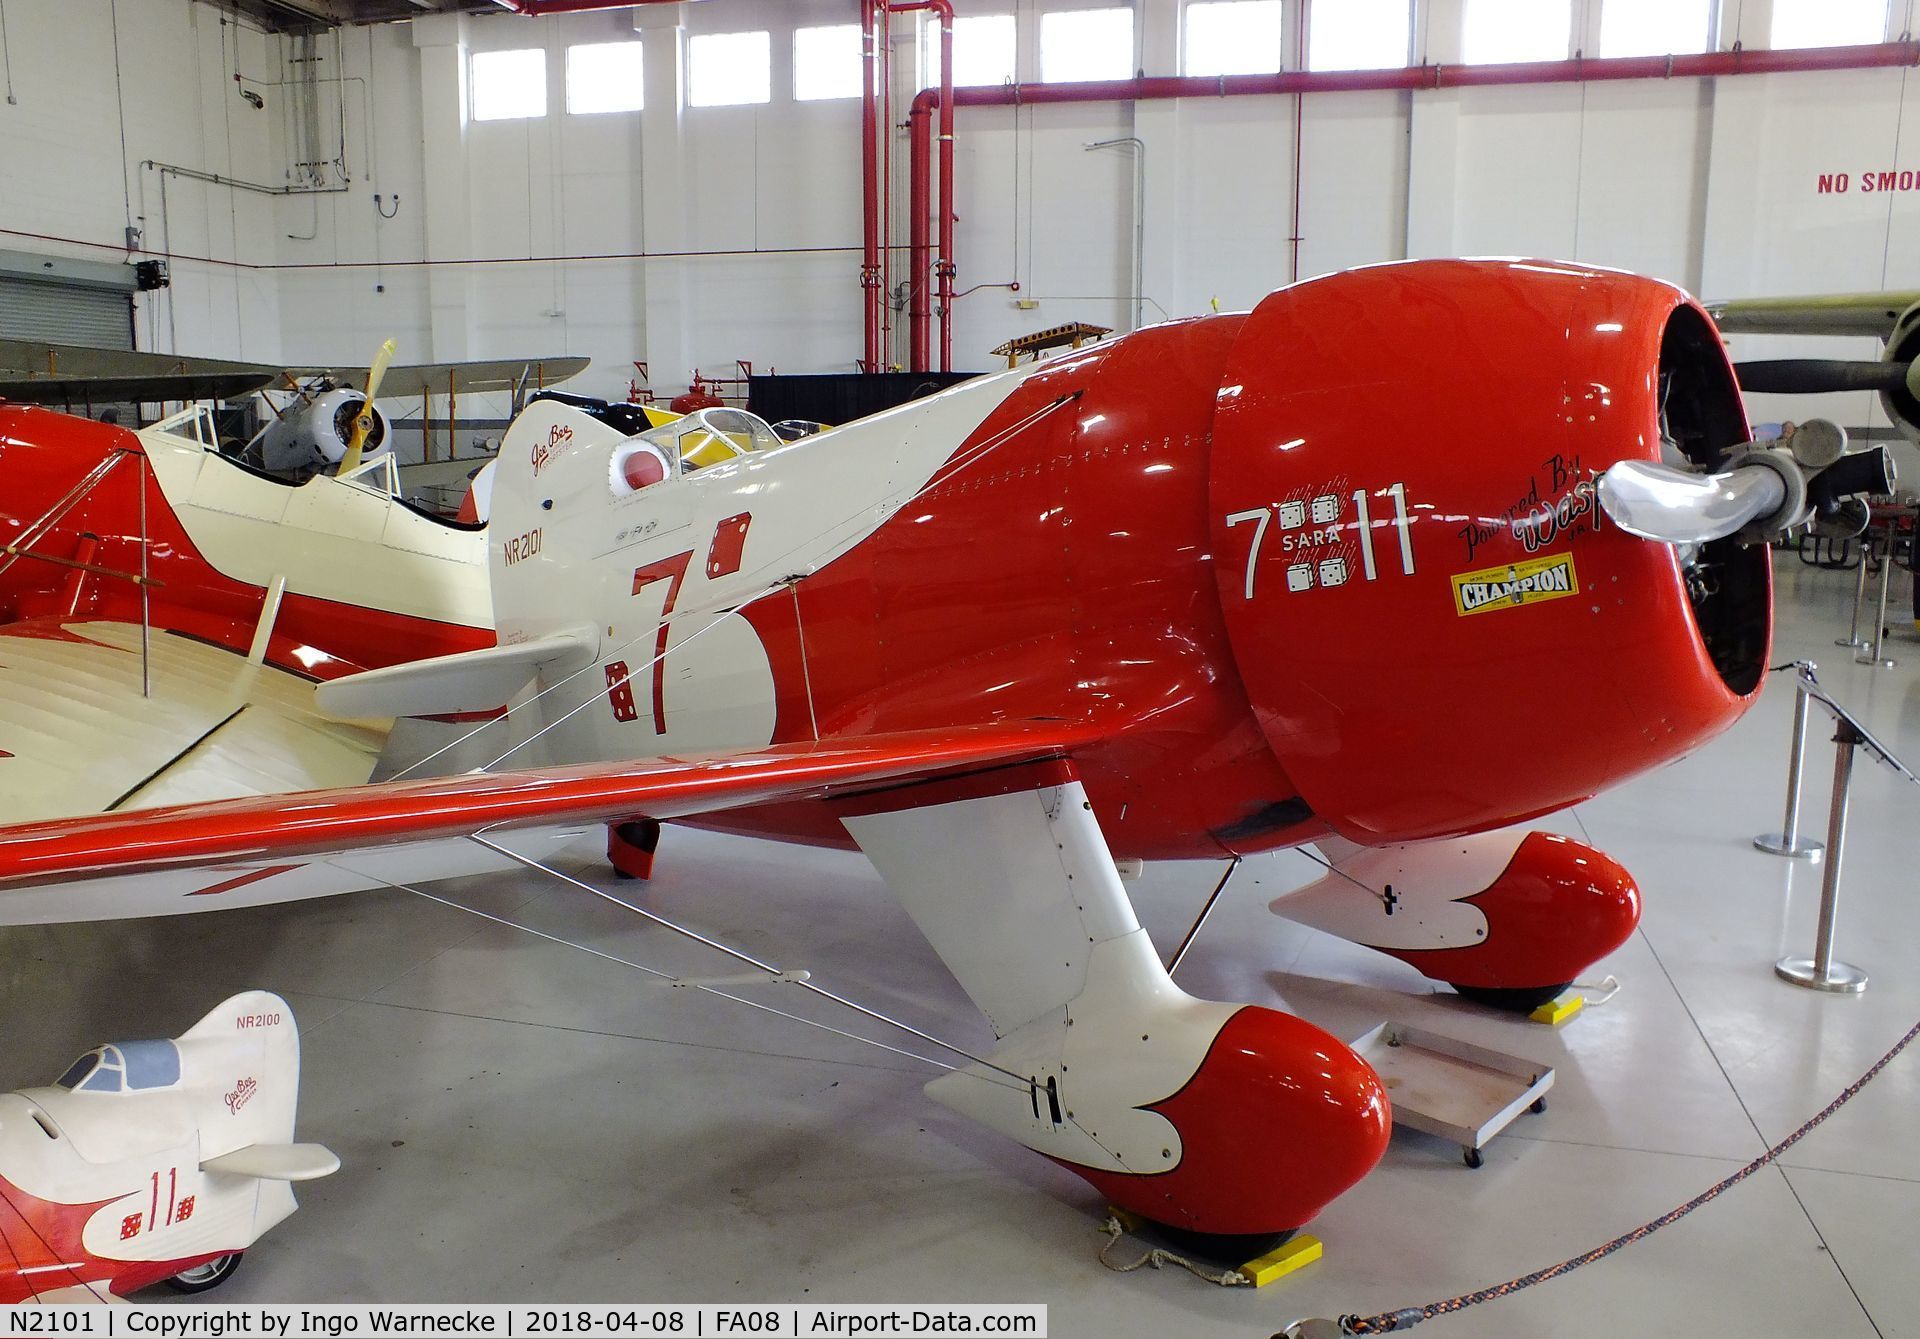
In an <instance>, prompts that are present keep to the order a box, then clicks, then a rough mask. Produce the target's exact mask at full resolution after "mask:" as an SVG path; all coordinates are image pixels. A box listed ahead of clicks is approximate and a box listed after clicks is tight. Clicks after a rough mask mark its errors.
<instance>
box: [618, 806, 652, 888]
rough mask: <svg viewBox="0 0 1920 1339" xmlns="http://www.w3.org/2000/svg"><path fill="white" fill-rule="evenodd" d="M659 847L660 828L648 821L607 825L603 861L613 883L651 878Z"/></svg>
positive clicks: (648, 819)
mask: <svg viewBox="0 0 1920 1339" xmlns="http://www.w3.org/2000/svg"><path fill="white" fill-rule="evenodd" d="M659 846H660V824H659V823H657V822H655V821H654V820H653V819H651V818H636V819H634V820H633V821H631V822H628V823H609V824H607V860H608V862H609V863H610V864H611V865H612V866H613V877H614V878H616V879H646V878H651V877H652V876H653V853H654V851H655V850H657V849H658V848H659Z"/></svg>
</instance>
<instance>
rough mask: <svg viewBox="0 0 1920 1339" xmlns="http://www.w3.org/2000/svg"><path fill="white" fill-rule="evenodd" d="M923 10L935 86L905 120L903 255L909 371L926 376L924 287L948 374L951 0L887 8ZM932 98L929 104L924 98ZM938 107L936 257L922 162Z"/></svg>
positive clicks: (919, 0)
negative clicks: (935, 61)
mask: <svg viewBox="0 0 1920 1339" xmlns="http://www.w3.org/2000/svg"><path fill="white" fill-rule="evenodd" d="M920 9H924V10H928V11H930V12H931V13H932V14H933V15H934V17H935V18H936V19H937V20H938V21H939V23H940V87H939V88H938V89H931V88H930V89H927V90H926V91H925V92H923V93H921V94H920V96H919V97H917V98H915V99H914V100H913V107H912V110H911V111H910V112H909V113H908V116H907V144H908V149H907V153H908V158H909V160H910V161H911V162H912V164H913V177H912V179H911V182H910V184H909V187H908V199H909V203H908V208H909V209H910V210H912V216H911V227H910V229H909V236H908V248H907V255H908V257H909V261H908V266H907V268H908V272H909V276H910V279H909V282H910V284H911V288H910V290H909V291H910V292H911V294H912V297H911V300H910V301H911V305H910V306H909V309H908V339H909V343H910V344H911V345H912V348H913V354H912V368H913V370H914V371H915V372H925V371H927V370H928V369H929V368H930V367H931V366H932V365H933V342H932V339H931V336H930V328H931V321H930V319H929V316H930V312H929V308H930V306H931V305H932V304H931V302H930V300H929V299H930V294H929V291H928V290H929V286H930V284H931V285H932V286H935V287H937V289H938V291H939V313H940V370H941V371H943V372H949V371H952V370H953V320H952V316H951V313H952V310H953V276H954V274H955V272H956V270H955V266H954V263H953V218H954V215H953V130H954V108H955V104H956V102H957V99H956V98H955V97H954V91H953V5H952V3H951V0H899V3H895V4H889V5H888V6H887V11H888V12H889V13H893V14H900V13H907V12H911V11H913V10H920ZM929 94H932V100H931V101H929V100H928V95H929ZM935 107H938V108H939V109H940V254H939V256H938V257H934V256H933V255H932V254H931V252H930V250H929V247H928V228H927V209H928V206H929V204H930V203H931V201H930V198H929V182H928V181H927V175H928V174H927V173H926V171H925V169H924V167H923V165H922V162H921V160H922V158H923V157H924V156H927V155H929V154H930V150H931V145H930V140H931V135H930V131H929V122H930V120H931V118H932V114H933V109H934V108H935Z"/></svg>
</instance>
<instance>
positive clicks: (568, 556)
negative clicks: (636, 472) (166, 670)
mask: <svg viewBox="0 0 1920 1339" xmlns="http://www.w3.org/2000/svg"><path fill="white" fill-rule="evenodd" d="M627 440H628V438H627V437H626V435H625V434H623V433H622V432H620V430H619V429H617V428H614V427H610V426H609V425H607V424H605V423H602V422H600V421H599V420H598V419H596V418H594V417H592V416H591V415H589V414H586V413H583V412H582V411H581V410H579V409H576V408H574V407H573V406H572V405H569V404H563V403H561V402H560V401H558V400H543V399H536V400H534V401H533V402H532V403H531V404H529V405H528V406H527V407H526V409H524V410H522V411H521V413H520V416H519V417H518V418H516V419H515V420H514V421H513V423H512V424H511V425H510V426H509V427H508V428H507V431H506V435H505V436H504V437H503V438H502V439H501V442H500V453H499V455H498V456H497V457H495V460H494V463H493V465H492V466H491V467H490V469H491V473H492V482H491V484H490V487H489V490H488V491H489V503H490V514H489V519H488V523H487V555H488V565H489V569H490V571H489V584H490V586H491V588H492V591H493V619H494V631H495V634H496V637H497V644H496V645H494V646H490V647H487V648H486V649H484V650H479V651H460V652H456V653H454V654H452V655H446V656H435V657H433V658H431V659H428V660H415V661H409V662H406V663H404V664H399V665H389V666H387V667H386V668H384V669H377V670H368V671H366V672H364V673H360V674H352V675H348V676H346V677H344V678H340V679H335V680H332V681H330V682H328V683H324V684H321V685H320V687H319V688H318V689H317V690H316V696H315V700H316V701H317V702H318V703H319V705H320V707H321V709H322V710H323V711H326V712H328V713H329V714H331V715H333V716H337V717H341V718H344V719H353V718H359V717H380V716H396V717H398V716H452V715H461V714H470V713H484V712H491V711H498V710H499V709H501V708H502V707H505V706H506V705H507V703H508V702H509V701H510V700H511V699H512V698H513V696H514V695H515V694H516V693H517V692H519V691H520V690H521V689H522V688H524V687H526V685H527V684H529V683H530V682H532V681H533V679H534V678H535V676H536V675H538V674H540V673H541V672H543V671H548V672H552V673H557V674H569V673H572V672H573V671H575V670H578V669H582V668H584V667H586V666H588V665H591V664H592V663H593V660H594V657H595V656H596V655H597V654H598V652H599V647H600V637H599V632H598V630H597V629H596V628H595V626H594V625H593V624H592V623H591V622H583V614H582V611H583V610H587V609H591V608H592V607H593V606H594V604H595V601H596V596H597V595H598V592H596V591H595V590H593V589H591V588H585V589H583V588H582V587H581V585H580V583H581V581H582V580H583V574H585V573H586V572H587V571H588V570H589V567H590V565H591V562H592V560H593V559H594V558H595V557H597V556H598V555H599V554H600V553H601V552H602V551H604V550H605V549H606V548H608V547H610V546H611V544H612V543H613V542H614V537H611V536H610V535H609V516H610V513H611V512H612V509H613V503H614V497H615V493H614V490H613V486H612V483H611V474H610V467H611V463H612V456H613V452H614V449H615V448H616V447H618V446H620V445H621V444H622V443H624V442H626V441H627ZM683 523H684V518H683Z"/></svg>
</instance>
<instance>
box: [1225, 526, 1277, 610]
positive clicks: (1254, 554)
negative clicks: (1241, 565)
mask: <svg viewBox="0 0 1920 1339" xmlns="http://www.w3.org/2000/svg"><path fill="white" fill-rule="evenodd" d="M1272 519H1273V508H1272V507H1260V508H1258V509H1256V510H1254V511H1236V512H1232V513H1230V514H1229V515H1228V516H1227V529H1229V530H1231V529H1233V527H1234V526H1236V525H1239V524H1240V523H1241V522H1242V521H1252V522H1253V523H1254V526H1253V547H1251V548H1249V549H1248V550H1247V583H1246V594H1245V597H1244V598H1246V599H1249V600H1251V599H1252V598H1253V578H1254V573H1255V571H1256V570H1257V566H1258V564H1259V562H1260V541H1261V540H1263V539H1265V538H1266V537H1267V522H1268V521H1271V520H1272Z"/></svg>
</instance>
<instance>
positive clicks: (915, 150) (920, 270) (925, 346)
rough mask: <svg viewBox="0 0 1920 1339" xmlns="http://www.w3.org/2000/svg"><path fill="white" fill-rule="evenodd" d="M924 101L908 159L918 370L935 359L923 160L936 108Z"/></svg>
mask: <svg viewBox="0 0 1920 1339" xmlns="http://www.w3.org/2000/svg"><path fill="white" fill-rule="evenodd" d="M928 91H929V92H931V91H932V90H928ZM923 96H924V95H923ZM920 103H921V99H920V98H915V99H914V102H913V110H912V111H911V112H909V113H908V114H907V159H908V161H909V162H911V163H912V164H913V175H912V178H911V180H910V182H909V185H908V188H907V195H908V202H907V226H908V239H907V241H908V245H907V255H908V256H909V257H910V259H909V260H908V262H907V271H908V274H909V275H910V276H911V278H910V280H909V283H908V289H907V291H908V294H909V297H908V300H907V301H908V306H907V342H908V345H909V346H910V353H909V357H910V360H911V361H910V362H909V366H910V367H911V368H912V370H914V371H915V372H924V371H926V370H927V367H928V365H929V364H930V363H931V361H932V356H931V355H932V342H931V340H930V339H929V338H928V328H929V326H930V324H931V323H930V322H929V320H928V308H929V306H930V303H929V300H928V289H927V277H928V276H927V271H928V268H929V266H928V258H929V254H930V252H931V248H930V247H929V245H928V243H927V231H928V228H927V214H928V209H927V206H928V200H927V184H928V182H927V178H928V177H929V176H930V175H931V174H930V173H928V172H927V171H926V170H925V169H924V168H923V167H922V163H923V162H924V161H925V160H926V159H927V158H929V157H930V156H931V154H930V153H929V143H928V142H929V137H928V134H927V126H928V124H929V123H930V122H931V121H932V120H933V109H932V108H931V107H922V106H921V105H920Z"/></svg>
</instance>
